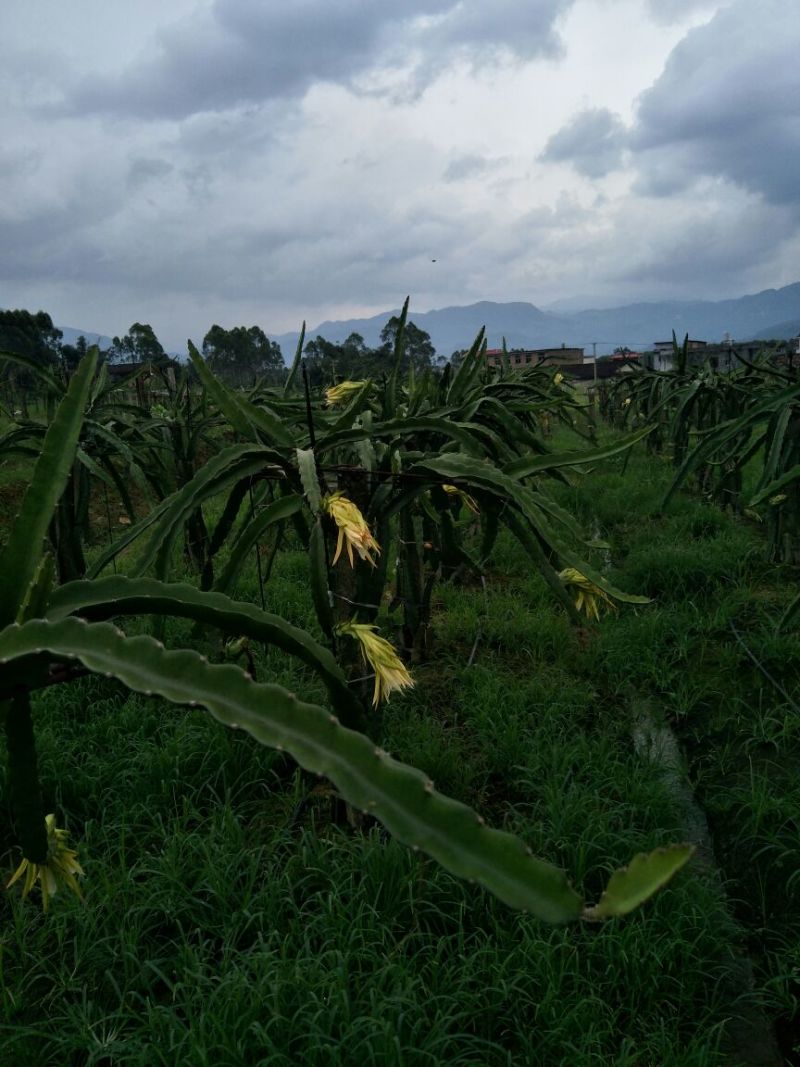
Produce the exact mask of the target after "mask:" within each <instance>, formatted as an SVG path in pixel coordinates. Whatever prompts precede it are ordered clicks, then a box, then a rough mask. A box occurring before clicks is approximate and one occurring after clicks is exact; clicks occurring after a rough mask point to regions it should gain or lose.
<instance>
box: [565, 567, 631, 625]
mask: <svg viewBox="0 0 800 1067" xmlns="http://www.w3.org/2000/svg"><path fill="white" fill-rule="evenodd" d="M558 577H559V578H560V579H561V581H562V582H563V583H564V585H566V586H568V587H570V588H571V589H572V591H573V592H574V593H575V607H576V608H577V609H578V611H582V612H583V613H584V614H585V615H586V618H587V619H597V620H598V621H599V619H600V605H601V604H603V605H604V606H606V607H607V608H609V609H610V610H611V611H616V610H617V606H616V604H615V603H614V602H613V600H612V599H611V597H610V596H609V595H608V593H606V592H604V590H602V589H601V588H600V586H599V585H595V583H594V582H591V581H589V579H588V578H587V577H586V575H585V574H581V572H580V571H577V570H575V568H574V567H567V568H566V569H565V570H563V571H561V573H560V574H559V576H558Z"/></svg>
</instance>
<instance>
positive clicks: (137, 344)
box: [110, 322, 169, 364]
mask: <svg viewBox="0 0 800 1067" xmlns="http://www.w3.org/2000/svg"><path fill="white" fill-rule="evenodd" d="M110 355H111V360H112V362H114V361H116V362H119V363H156V364H160V363H164V362H165V361H167V360H168V359H169V357H168V356H167V354H166V352H165V351H164V349H163V348H162V346H161V342H160V341H159V339H158V338H157V337H156V335H155V332H154V331H153V327H152V326H150V325H149V323H146V322H145V323H142V322H134V324H133V325H132V326H131V328H130V329H129V330H128V332H127V333H126V334H125V336H124V337H115V338H114V340H113V344H112V347H111V353H110Z"/></svg>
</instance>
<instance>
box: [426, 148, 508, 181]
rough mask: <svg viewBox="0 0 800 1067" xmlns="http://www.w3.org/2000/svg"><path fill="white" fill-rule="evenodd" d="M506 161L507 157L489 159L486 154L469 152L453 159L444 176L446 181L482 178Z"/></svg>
mask: <svg viewBox="0 0 800 1067" xmlns="http://www.w3.org/2000/svg"><path fill="white" fill-rule="evenodd" d="M506 162H507V161H506V160H505V159H487V158H486V157H485V156H479V155H475V154H473V153H471V152H469V153H467V154H466V155H463V156H456V158H455V159H451V160H450V162H449V163H448V164H447V167H446V169H445V171H444V174H443V175H442V177H443V178H444V180H445V181H446V182H462V181H469V180H470V179H471V178H480V177H483V176H484V175H486V174H489V173H491V172H492V171H495V170H497V169H498V168H499V167H502V166H503V165H504V164H505V163H506Z"/></svg>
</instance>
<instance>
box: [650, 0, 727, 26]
mask: <svg viewBox="0 0 800 1067" xmlns="http://www.w3.org/2000/svg"><path fill="white" fill-rule="evenodd" d="M716 6H717V5H716V4H715V3H714V2H713V0H647V8H648V11H649V13H650V16H651V17H652V18H653V19H654V20H655V21H656V22H660V23H662V24H663V25H669V24H670V23H672V22H680V21H681V20H682V19H685V18H687V17H688V16H690V15H693V14H694V13H695V12H696V11H707V10H713V8H714V7H716Z"/></svg>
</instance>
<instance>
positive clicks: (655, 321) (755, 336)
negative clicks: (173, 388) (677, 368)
mask: <svg viewBox="0 0 800 1067" xmlns="http://www.w3.org/2000/svg"><path fill="white" fill-rule="evenodd" d="M571 303H572V301H571V300H570V299H567V300H563V301H559V304H558V305H556V306H555V307H551V309H550V310H547V311H545V310H542V309H541V308H538V307H536V306H535V305H534V304H529V303H525V302H522V301H515V302H513V303H495V302H492V301H489V300H482V301H480V302H479V303H476V304H467V305H465V306H462V307H446V308H439V309H437V310H435V311H422V312H415V311H414V310H413V309H412V311H411V313H410V315H409V318H410V319H411V321H413V322H414V323H415V324H416V325H417V326H418V327H419V328H420V329H421V330H425V331H426V332H427V333H428V334H430V337H431V341H432V342H433V344H434V347H435V348H436V351H437V353H438V354H439V355H440V356H449V355H450V354H451V353H452V352H454V351H456V350H457V349H463V348H468V347H469V345H470V344H471V343H472V341H473V340H474V339H475V335H476V334H477V332H478V330H479V329H480V328H481V326H485V327H486V336H487V338H488V342H489V347H490V348H499V347H500V345H501V344H502V342H503V337H505V339H506V344H507V345H508V347H509V348H552V347H557V346H560V345H566V346H567V347H569V348H572V347H578V348H583V349H585V350H586V352H587V355H590V354H591V353H592V345H593V344H596V346H597V355H598V356H602V355H607V354H608V353H609V352H613V350H614V349H615V348H617V347H618V346H623V345H625V346H627V347H628V348H632V349H634V351H636V350H639V351H641V350H644V349H647V348H651V347H652V345H653V343H654V342H655V341H667V340H669V339H670V337H671V336H672V331H673V330H674V331H675V333H676V334H677V335H678V338H679V340H680V339H681V338H682V337H683V335H684V334H686V333H688V334H689V336H690V337H691V338H693V339H697V340H701V341H711V342H713V341H721V340H722V339H723V337H724V336H725V334H729V335H730V337H732V338H733V339H734V340H736V341H749V340H769V339H771V338H783V339H785V338H789V337H795V336H797V334H798V333H800V282H795V283H794V284H793V285H785V286H783V288H781V289H764V290H763V291H762V292H760V293H754V294H752V295H750V296H741V297H737V298H734V299H730V300H714V301H712V300H672V301H661V302H655V303H641V304H626V305H624V306H622V307H611V308H594V309H589V310H585V311H572V310H569V305H570V304H571ZM399 313H400V309H399V308H394V309H392V310H390V311H384V312H382V313H381V314H380V315H373V316H371V317H370V318H362V319H344V320H339V321H326V322H322V323H320V325H319V326H317V327H315V328H314V329H312V330H307V331H306V340H307V341H310V340H312V339H313V338H315V337H324V338H325V339H326V340H327V341H333V342H334V343H341V342H342V341H344V340H345V339H346V338H347V337H349V336H350V334H351V333H359V334H361V336H362V337H363V338H364V341H365V342H366V344H367V345H369V346H370V347H373V348H374V347H377V345H378V344H380V332H381V330H382V329H383V327H384V326H385V325H386V323H387V322H388V320H389V319H390V318H391V317H392V315H398V314H399ZM61 329H62V330H63V332H64V338H63V339H64V341H65V342H66V343H68V344H74V343H75V341H76V340H77V338H78V336H79V335H80V334H84V336H85V337H86V339H87V340H88V341H89V343H90V344H99V345H100V347H101V348H103V349H104V348H108V347H110V345H111V338H110V337H106V336H104V335H101V334H98V333H96V332H92V331H90V330H80V329H76V328H74V327H71V326H62V327H61ZM195 333H196V334H197V336H198V337H199V336H202V331H201V330H197V331H195ZM270 337H271V339H272V340H274V341H277V342H278V344H279V345H280V346H281V351H282V352H283V356H284V359H285V360H286V361H287V362H290V361H291V359H292V357H293V356H294V352H295V349H296V347H297V340H298V337H299V334H298V333H296V332H293V333H285V334H278V335H276V334H270ZM170 355H178V358H185V355H184V356H181V354H180V353H172V352H171V353H170Z"/></svg>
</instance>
